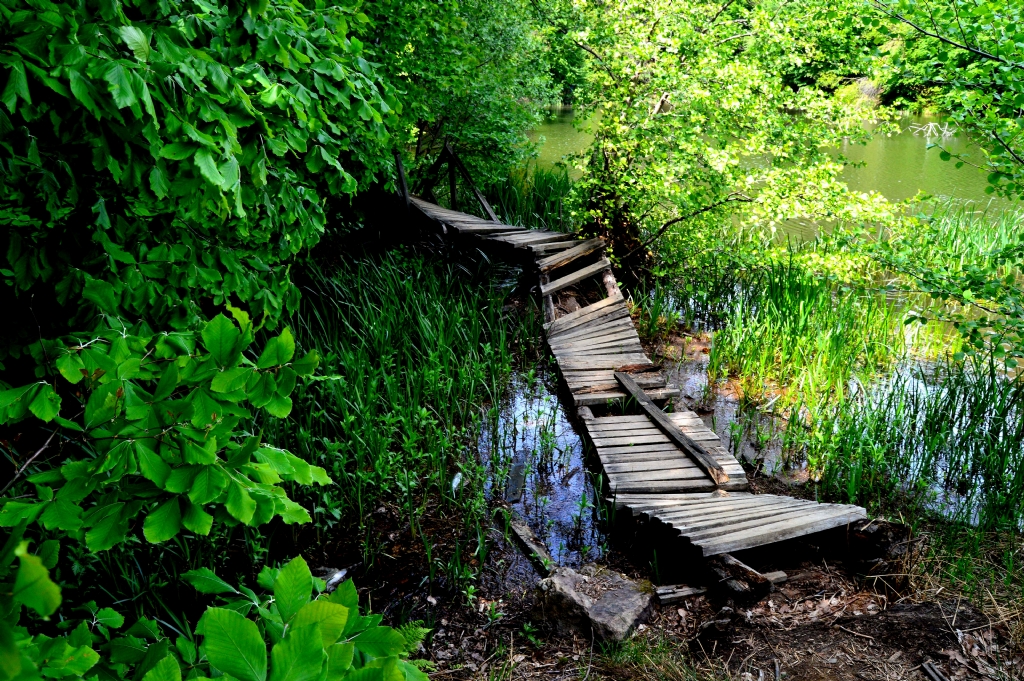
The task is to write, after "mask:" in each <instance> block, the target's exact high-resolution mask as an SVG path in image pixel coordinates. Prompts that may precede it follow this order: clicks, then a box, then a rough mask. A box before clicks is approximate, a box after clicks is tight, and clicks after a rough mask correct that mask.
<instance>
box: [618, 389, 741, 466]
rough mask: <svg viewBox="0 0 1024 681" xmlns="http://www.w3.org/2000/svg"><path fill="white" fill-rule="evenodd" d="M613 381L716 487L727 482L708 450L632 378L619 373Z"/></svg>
mask: <svg viewBox="0 0 1024 681" xmlns="http://www.w3.org/2000/svg"><path fill="white" fill-rule="evenodd" d="M615 379H616V380H617V381H618V382H619V383H620V384H621V385H622V387H623V388H625V390H626V392H627V393H629V394H630V395H632V396H633V399H635V400H636V401H637V404H639V405H640V408H641V409H643V410H644V412H645V413H646V414H647V415H648V416H649V417H650V418H651V420H652V421H654V423H655V425H657V426H658V428H660V429H661V432H663V433H665V435H667V436H668V437H669V439H670V440H672V442H674V443H675V444H676V445H678V446H679V448H680V449H682V450H683V451H684V452H686V454H687V455H688V456H689V457H690V458H691V459H693V460H694V461H695V462H696V464H697V465H698V466H700V467H701V468H702V469H703V470H704V472H705V473H707V474H708V476H709V477H710V478H711V479H712V480H714V481H715V484H716V485H723V484H725V483H727V482H729V476H728V474H727V473H726V472H725V469H724V468H722V465H721V464H720V463H718V461H716V460H715V457H714V456H712V455H711V453H710V452H708V450H706V449H704V447H702V446H701V445H700V444H698V443H697V442H695V441H694V440H693V439H691V438H690V437H689V436H688V435H686V433H684V432H683V431H681V430H680V429H679V426H677V425H676V424H675V423H673V422H672V419H671V418H669V416H668V414H666V413H665V412H663V411H662V410H661V409H659V408H658V406H657V405H656V404H654V402H652V401H651V398H649V397H648V396H647V393H645V392H644V391H643V390H642V389H641V388H640V386H638V385H637V384H636V381H635V380H633V377H632V376H630V375H629V374H626V373H623V372H621V371H616V372H615Z"/></svg>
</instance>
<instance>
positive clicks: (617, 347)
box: [552, 338, 644, 357]
mask: <svg viewBox="0 0 1024 681" xmlns="http://www.w3.org/2000/svg"><path fill="white" fill-rule="evenodd" d="M599 351H603V352H599ZM643 351H644V348H643V346H642V345H640V341H639V339H637V340H635V341H633V340H631V339H629V338H624V339H623V338H616V339H614V340H608V341H600V342H596V343H586V342H583V341H580V342H578V343H575V344H573V345H568V346H564V347H561V348H557V349H556V350H553V351H552V352H554V354H555V355H562V356H566V355H584V356H588V357H589V356H590V355H592V354H604V353H605V352H617V353H619V354H629V353H638V354H640V353H643Z"/></svg>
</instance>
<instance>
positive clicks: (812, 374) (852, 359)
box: [708, 260, 905, 406]
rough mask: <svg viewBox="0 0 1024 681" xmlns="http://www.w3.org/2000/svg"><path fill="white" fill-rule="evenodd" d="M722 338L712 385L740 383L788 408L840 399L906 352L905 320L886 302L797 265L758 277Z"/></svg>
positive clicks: (745, 390)
mask: <svg viewBox="0 0 1024 681" xmlns="http://www.w3.org/2000/svg"><path fill="white" fill-rule="evenodd" d="M746 288H747V289H748V294H747V295H740V296H735V297H734V299H733V306H732V311H731V313H730V315H729V317H728V320H727V324H726V326H725V328H723V329H721V330H719V331H717V332H716V333H715V334H714V339H713V343H712V347H711V353H710V356H709V363H708V375H709V380H710V381H711V382H712V383H713V382H715V381H717V380H718V379H721V378H726V377H731V378H735V379H737V381H738V383H739V386H740V388H741V390H742V394H743V396H744V398H745V399H746V400H747V401H749V402H754V403H758V402H764V401H766V400H768V399H775V398H782V405H790V406H792V405H798V404H801V403H802V404H805V405H819V404H825V403H830V402H834V401H836V400H840V399H842V398H843V396H844V395H845V394H846V393H847V391H848V390H849V388H850V386H851V382H852V381H854V380H855V379H857V377H858V376H860V377H861V378H862V379H864V378H866V377H870V376H872V375H874V374H875V373H876V372H877V371H879V370H881V369H884V368H886V367H889V366H891V365H892V364H893V362H894V361H895V359H896V358H898V357H900V356H901V355H902V354H903V352H904V350H905V347H904V340H903V334H902V325H901V320H900V318H899V315H898V314H897V313H896V312H895V311H894V310H893V308H892V307H891V306H889V305H887V304H886V303H885V301H884V299H882V298H880V297H879V296H877V295H873V294H870V293H867V292H864V291H859V290H857V289H849V288H845V287H840V286H836V285H834V284H832V283H830V282H828V281H827V280H823V279H820V278H817V277H815V276H813V275H812V274H810V273H808V272H807V271H805V270H803V269H802V268H800V267H799V266H797V265H795V264H794V263H793V262H792V260H790V261H789V262H774V261H773V262H771V263H769V264H768V265H767V266H766V267H764V268H763V269H762V270H760V271H759V272H756V273H754V274H753V276H752V278H751V281H749V282H748V283H747V284H746Z"/></svg>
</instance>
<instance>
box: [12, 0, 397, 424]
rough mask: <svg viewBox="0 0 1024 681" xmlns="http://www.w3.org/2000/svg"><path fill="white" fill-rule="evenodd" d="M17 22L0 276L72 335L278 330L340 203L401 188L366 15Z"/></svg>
mask: <svg viewBox="0 0 1024 681" xmlns="http://www.w3.org/2000/svg"><path fill="white" fill-rule="evenodd" d="M3 7H4V9H3V16H2V19H0V21H2V22H3V24H4V36H5V37H4V45H5V54H6V55H7V56H6V57H5V58H4V62H3V63H4V66H5V68H6V71H7V74H8V78H7V86H6V88H5V90H4V91H3V92H4V94H3V95H2V97H0V101H2V103H3V105H4V107H5V108H6V113H3V114H2V115H0V133H2V140H0V154H2V155H3V158H4V164H5V168H6V170H5V173H4V178H3V182H2V184H0V211H2V213H0V215H2V219H3V221H4V222H5V223H6V224H8V225H9V226H10V229H9V230H6V231H5V236H4V237H3V238H4V244H3V246H4V250H5V251H6V254H7V259H8V266H7V268H6V269H3V270H0V274H2V276H3V279H4V283H5V284H6V288H7V289H8V291H9V294H8V295H10V294H12V293H13V294H14V295H16V296H19V297H22V296H26V295H28V293H29V292H30V291H31V292H32V293H33V294H35V295H37V296H42V298H43V301H44V302H47V303H51V304H54V305H57V306H59V308H60V310H61V313H59V316H58V319H57V321H59V322H64V321H65V320H70V322H71V324H72V325H74V326H77V325H81V324H88V323H89V320H91V319H92V318H93V316H94V315H95V314H96V313H97V312H98V313H101V314H106V315H113V316H118V315H127V316H128V317H130V318H133V319H142V320H146V321H147V322H148V323H150V324H151V325H153V326H154V327H156V328H166V327H170V328H174V329H185V328H190V327H192V328H194V327H195V326H196V325H197V324H198V323H199V321H200V320H201V319H202V318H203V317H204V316H205V315H204V314H203V309H204V307H205V308H206V309H209V308H210V306H221V305H224V304H225V303H226V302H229V301H236V302H239V301H240V302H242V303H243V304H244V305H245V306H246V307H248V308H249V309H250V310H251V311H252V312H253V313H254V314H258V315H263V316H264V317H265V318H266V321H267V324H268V325H269V326H270V327H271V328H272V327H273V326H274V325H275V324H276V320H277V318H278V317H279V316H280V314H281V313H282V312H283V311H285V310H286V309H289V308H294V305H295V302H296V300H297V291H296V290H295V289H294V288H293V286H292V285H291V283H290V280H289V277H288V268H287V266H286V262H287V260H288V259H289V258H291V257H293V256H294V255H295V254H296V253H298V252H300V251H301V250H303V249H305V248H308V247H310V246H312V245H314V244H315V243H316V242H317V240H318V239H319V237H320V234H321V232H322V231H323V227H324V222H325V220H326V219H327V214H326V211H325V200H327V199H328V198H329V197H331V196H333V195H339V194H351V193H352V192H354V191H356V189H357V188H358V187H359V186H364V187H365V186H367V185H368V184H369V183H370V182H371V181H373V180H374V179H375V178H376V177H377V174H378V173H380V172H381V171H382V170H383V171H385V172H387V171H388V170H389V168H390V162H389V160H388V158H389V154H388V153H387V150H388V145H389V141H388V140H389V134H388V129H387V125H389V124H390V123H391V122H393V121H394V119H395V115H396V114H395V110H396V109H397V108H398V104H397V102H396V101H395V99H394V94H393V91H392V90H391V88H390V87H389V86H388V85H387V84H386V83H383V82H382V81H381V80H380V78H379V76H378V74H377V73H376V72H375V70H374V66H373V65H372V64H371V63H370V62H368V61H367V59H366V55H365V53H364V51H363V47H362V43H361V42H360V41H359V40H358V39H356V38H355V37H354V36H353V35H352V33H353V31H359V30H365V25H366V21H367V19H366V17H365V15H363V14H361V13H359V12H358V11H357V10H356V9H355V8H353V7H344V6H338V5H333V6H329V5H322V4H321V5H317V6H316V7H312V6H308V7H307V6H305V5H302V4H299V3H285V2H274V1H270V0H267V1H266V2H261V3H253V4H252V5H251V6H248V7H247V6H244V5H243V6H238V5H231V4H229V3H214V4H196V3H193V2H188V1H184V2H171V3H163V4H159V3H149V2H145V1H140V2H129V3H127V4H121V3H113V4H111V3H100V2H85V3H60V2H44V3H42V4H38V3H35V4H32V5H31V8H30V5H29V4H26V3H24V2H21V1H19V0H11V1H10V2H5V3H4V6H3ZM129 17H134V18H135V23H133V20H132V19H130V18H129ZM83 303H84V304H83ZM37 304H38V299H37ZM74 326H72V328H74ZM66 330H67V327H64V328H60V329H58V334H59V333H63V332H65V331H66ZM10 350H13V351H15V352H16V351H17V347H16V346H15V347H14V348H10ZM40 408H41V409H45V407H43V406H42V405H41V406H40Z"/></svg>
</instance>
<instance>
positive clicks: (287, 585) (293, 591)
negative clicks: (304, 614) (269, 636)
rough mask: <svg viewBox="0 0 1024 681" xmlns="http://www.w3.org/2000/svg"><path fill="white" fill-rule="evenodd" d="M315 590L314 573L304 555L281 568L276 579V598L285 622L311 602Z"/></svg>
mask: <svg viewBox="0 0 1024 681" xmlns="http://www.w3.org/2000/svg"><path fill="white" fill-rule="evenodd" d="M312 591H313V575H312V574H311V573H310V571H309V566H308V565H306V561H305V560H303V559H302V556H297V557H295V558H293V559H292V560H291V561H289V562H288V564H287V565H285V566H284V567H282V568H281V572H280V573H279V574H278V576H277V579H276V580H274V600H275V601H276V602H277V609H278V612H280V613H281V619H283V620H284V621H285V622H288V621H289V620H291V618H292V617H294V616H295V614H296V613H298V612H299V610H300V609H301V608H302V606H304V605H306V604H307V603H309V598H310V594H311V592H312Z"/></svg>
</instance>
